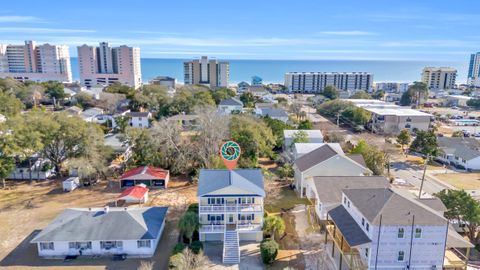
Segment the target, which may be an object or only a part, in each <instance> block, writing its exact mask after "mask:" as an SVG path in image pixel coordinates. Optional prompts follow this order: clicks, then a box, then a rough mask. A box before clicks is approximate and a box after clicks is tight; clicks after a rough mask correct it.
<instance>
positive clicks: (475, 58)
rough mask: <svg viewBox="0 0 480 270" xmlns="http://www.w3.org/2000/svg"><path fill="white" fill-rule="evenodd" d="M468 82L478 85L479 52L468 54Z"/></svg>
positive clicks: (479, 82) (479, 70) (479, 69)
mask: <svg viewBox="0 0 480 270" xmlns="http://www.w3.org/2000/svg"><path fill="white" fill-rule="evenodd" d="M468 84H470V85H473V86H477V87H478V86H480V52H477V53H473V54H471V55H470V64H469V65H468Z"/></svg>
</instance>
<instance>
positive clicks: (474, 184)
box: [435, 173, 480, 190]
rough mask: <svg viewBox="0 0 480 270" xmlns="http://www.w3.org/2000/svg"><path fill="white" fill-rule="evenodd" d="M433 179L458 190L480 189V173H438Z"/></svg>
mask: <svg viewBox="0 0 480 270" xmlns="http://www.w3.org/2000/svg"><path fill="white" fill-rule="evenodd" d="M435 177H436V178H438V179H439V180H441V181H443V182H445V183H447V184H450V185H452V186H454V187H456V188H458V189H465V190H471V189H480V173H447V174H445V173H440V174H436V175H435Z"/></svg>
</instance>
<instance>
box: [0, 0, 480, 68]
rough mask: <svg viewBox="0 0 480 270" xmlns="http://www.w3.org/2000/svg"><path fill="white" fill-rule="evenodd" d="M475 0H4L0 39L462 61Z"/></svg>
mask: <svg viewBox="0 0 480 270" xmlns="http://www.w3.org/2000/svg"><path fill="white" fill-rule="evenodd" d="M479 8H480V1H476V0H470V1H467V0H457V1H451V0H448V1H446V0H416V1H413V0H397V1H391V0H381V1H380V0H378V1H377V0H375V1H367V0H362V1H360V0H348V1H341V0H340V1H339V0H336V1H331V0H330V1H324V0H310V1H306V0H295V1H293V0H292V1H287V0H269V1H267V0H263V1H262V0H256V1H251V0H237V1H228V0H223V1H207V0H191V1H185V0H173V1H159V0H156V1H153V0H152V1H142V0H136V1H126V0H115V1H98V0H96V1H93V0H80V1H78V0H77V1H66V0H63V1H58V0H48V1H38V0H35V1H34V0H28V1H6V2H5V3H2V9H1V10H0V42H1V43H18V42H23V40H26V39H32V40H36V41H39V42H50V43H60V44H67V45H69V46H71V48H70V50H71V53H72V56H75V55H76V48H75V46H77V45H81V44H84V43H86V44H96V43H98V42H99V41H108V42H110V43H112V44H114V45H120V44H127V45H131V46H138V47H140V48H141V54H142V57H150V58H192V57H198V56H199V55H204V54H206V55H211V56H216V57H218V58H226V59H372V60H376V59H379V60H387V59H388V60H412V59H413V60H448V61H466V60H468V55H469V54H470V53H471V52H475V51H477V50H480V35H479V33H478V30H477V29H479V26H480V19H479V17H478V10H479Z"/></svg>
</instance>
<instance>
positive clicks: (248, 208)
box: [199, 204, 263, 213]
mask: <svg viewBox="0 0 480 270" xmlns="http://www.w3.org/2000/svg"><path fill="white" fill-rule="evenodd" d="M199 211H200V212H209V213H221V212H263V206H262V205H261V204H238V205H236V204H234V205H227V204H225V205H200V206H199Z"/></svg>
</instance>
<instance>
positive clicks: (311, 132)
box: [283, 129, 323, 138]
mask: <svg viewBox="0 0 480 270" xmlns="http://www.w3.org/2000/svg"><path fill="white" fill-rule="evenodd" d="M299 131H302V132H305V133H306V134H307V137H308V138H323V135H322V132H321V131H320V130H318V129H302V130H299V129H285V130H283V137H285V138H293V136H294V135H295V134H296V133H297V132H299Z"/></svg>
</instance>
